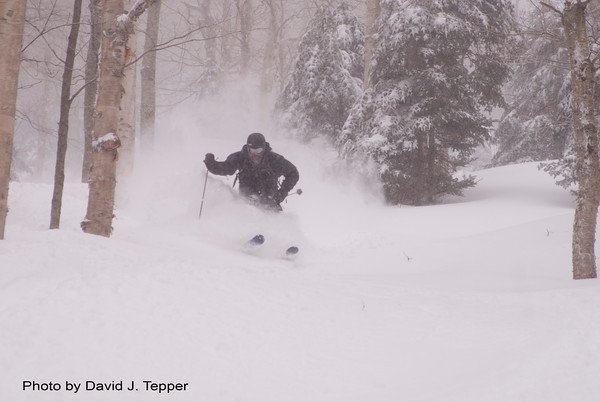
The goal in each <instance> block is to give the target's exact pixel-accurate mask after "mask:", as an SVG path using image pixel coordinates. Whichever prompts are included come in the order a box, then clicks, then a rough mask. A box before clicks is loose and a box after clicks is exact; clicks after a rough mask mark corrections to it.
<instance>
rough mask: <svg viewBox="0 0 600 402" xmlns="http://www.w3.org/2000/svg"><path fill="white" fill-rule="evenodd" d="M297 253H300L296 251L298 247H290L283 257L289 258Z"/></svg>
mask: <svg viewBox="0 0 600 402" xmlns="http://www.w3.org/2000/svg"><path fill="white" fill-rule="evenodd" d="M298 251H300V250H299V249H298V247H296V246H292V247H289V248H288V249H287V250H285V255H286V256H288V257H291V256H294V255H296V254H298Z"/></svg>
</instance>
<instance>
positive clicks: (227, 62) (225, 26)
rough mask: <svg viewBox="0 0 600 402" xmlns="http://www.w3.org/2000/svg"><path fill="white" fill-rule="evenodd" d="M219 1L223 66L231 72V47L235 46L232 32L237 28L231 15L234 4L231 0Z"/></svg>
mask: <svg viewBox="0 0 600 402" xmlns="http://www.w3.org/2000/svg"><path fill="white" fill-rule="evenodd" d="M219 3H220V6H221V22H220V24H219V35H220V36H221V38H220V39H219V42H220V51H221V52H220V53H221V54H220V56H221V68H222V69H223V70H224V71H226V72H229V71H230V70H231V49H232V48H233V46H232V45H231V38H232V35H231V32H233V31H234V30H235V28H234V25H235V20H234V19H233V18H232V17H231V10H232V7H233V6H232V4H231V0H222V1H221V2H219Z"/></svg>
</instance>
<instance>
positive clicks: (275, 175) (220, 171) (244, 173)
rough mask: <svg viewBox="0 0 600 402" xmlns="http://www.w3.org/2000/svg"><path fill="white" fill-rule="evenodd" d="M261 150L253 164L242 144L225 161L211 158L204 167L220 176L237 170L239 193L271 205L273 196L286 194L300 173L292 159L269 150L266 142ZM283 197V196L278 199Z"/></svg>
mask: <svg viewBox="0 0 600 402" xmlns="http://www.w3.org/2000/svg"><path fill="white" fill-rule="evenodd" d="M264 152H265V154H264V155H263V158H262V160H261V161H260V163H259V164H256V165H255V164H254V163H252V161H251V160H250V154H249V152H248V148H247V146H246V145H244V146H243V147H242V150H241V151H238V152H234V153H232V154H231V155H229V156H228V157H227V159H226V160H225V161H223V162H217V161H213V162H212V163H209V164H207V166H206V167H207V168H208V171H209V172H211V173H213V174H216V175H220V176H228V175H232V174H234V173H235V172H236V171H238V179H239V181H240V193H241V194H243V195H245V196H246V197H250V198H256V199H257V200H258V201H259V202H261V203H262V204H265V205H267V206H271V205H272V204H274V200H277V198H278V197H277V194H278V192H279V193H281V194H284V195H287V193H289V192H290V190H291V189H292V188H294V186H295V185H296V183H297V182H298V179H299V178H300V175H299V173H298V169H297V168H296V166H294V164H293V163H291V162H290V161H288V160H287V159H285V158H284V157H283V156H281V155H279V154H277V153H275V152H273V151H271V147H270V145H269V143H268V142H267V144H266V147H265V151H264ZM281 176H283V181H282V182H281V185H280V186H279V185H278V180H279V178H280V177H281ZM283 198H285V197H280V198H279V199H280V200H283ZM275 204H276V202H275Z"/></svg>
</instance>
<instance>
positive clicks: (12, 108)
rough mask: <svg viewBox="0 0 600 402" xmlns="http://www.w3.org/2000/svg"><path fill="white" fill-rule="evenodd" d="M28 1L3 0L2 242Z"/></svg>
mask: <svg viewBox="0 0 600 402" xmlns="http://www.w3.org/2000/svg"><path fill="white" fill-rule="evenodd" d="M26 6H27V1H26V0H0V239H4V230H5V227H6V215H7V213H8V187H9V182H10V165H11V161H12V150H13V138H14V132H15V112H16V103H17V88H18V83H19V66H20V64H21V46H22V43H23V27H24V23H25V10H26Z"/></svg>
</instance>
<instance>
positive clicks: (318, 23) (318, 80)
mask: <svg viewBox="0 0 600 402" xmlns="http://www.w3.org/2000/svg"><path fill="white" fill-rule="evenodd" d="M363 41H364V38H363V31H362V27H361V25H360V23H359V21H358V19H357V18H356V17H355V16H353V15H352V14H351V13H350V7H349V6H348V5H347V4H345V3H341V4H340V5H339V6H337V7H336V8H331V7H326V6H323V7H320V8H319V9H318V10H317V13H316V14H315V16H314V18H313V19H312V21H311V22H310V24H309V29H308V31H307V32H306V34H305V35H304V36H303V38H302V41H301V43H300V46H299V49H298V59H297V61H296V65H295V67H294V71H293V72H292V75H291V78H290V80H289V82H288V83H287V85H286V87H285V89H284V91H283V93H282V94H281V95H280V97H279V99H278V101H277V104H276V109H277V110H278V112H280V113H282V117H281V120H282V123H283V125H284V126H286V127H287V128H289V129H292V130H294V131H295V132H296V133H298V134H299V135H300V136H301V137H304V138H314V137H316V136H327V137H329V138H331V139H333V140H335V139H337V138H338V137H339V134H340V132H341V129H342V127H343V125H344V122H345V121H346V118H347V117H348V113H349V111H350V109H351V108H352V105H353V104H354V103H355V102H356V100H357V99H358V98H359V97H360V95H361V93H362V81H361V78H362V73H363V66H362V60H363Z"/></svg>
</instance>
